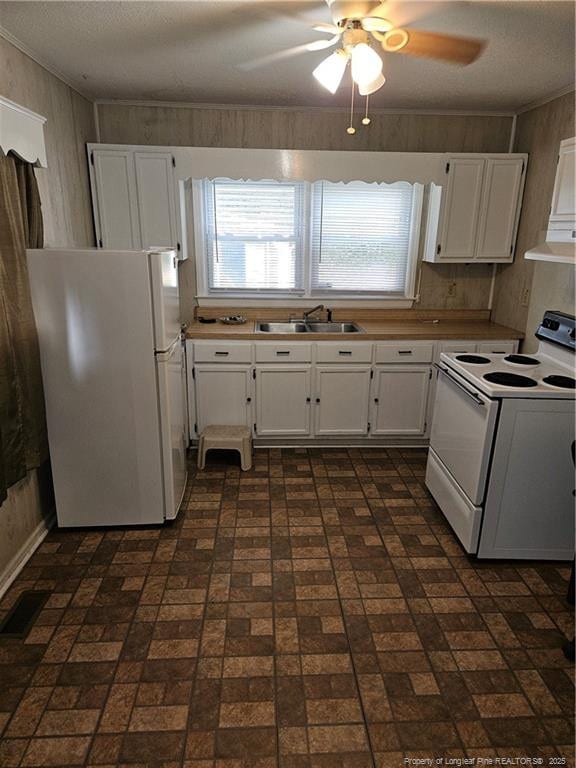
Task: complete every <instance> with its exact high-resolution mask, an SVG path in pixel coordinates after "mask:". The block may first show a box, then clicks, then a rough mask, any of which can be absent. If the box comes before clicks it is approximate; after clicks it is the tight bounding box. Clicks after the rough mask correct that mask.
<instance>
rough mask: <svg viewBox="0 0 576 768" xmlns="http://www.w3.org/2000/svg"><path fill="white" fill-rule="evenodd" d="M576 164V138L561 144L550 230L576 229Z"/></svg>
mask: <svg viewBox="0 0 576 768" xmlns="http://www.w3.org/2000/svg"><path fill="white" fill-rule="evenodd" d="M575 164H576V138H573V139H565V140H564V141H561V142H560V151H559V153H558V165H557V167H556V179H555V181H554V192H553V193H552V206H551V208H550V220H549V229H550V230H563V229H575V228H576V203H575V198H576V184H575V180H574V176H575Z"/></svg>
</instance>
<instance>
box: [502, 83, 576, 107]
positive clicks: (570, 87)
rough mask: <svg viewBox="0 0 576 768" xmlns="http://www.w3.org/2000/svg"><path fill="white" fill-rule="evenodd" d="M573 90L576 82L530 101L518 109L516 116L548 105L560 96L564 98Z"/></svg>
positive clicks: (575, 88) (575, 87)
mask: <svg viewBox="0 0 576 768" xmlns="http://www.w3.org/2000/svg"><path fill="white" fill-rule="evenodd" d="M575 90H576V82H574V81H573V82H571V83H570V84H569V85H566V86H564V88H558V89H557V90H556V91H552V93H549V94H548V95H547V96H543V97H542V98H541V99H536V100H535V101H531V102H529V103H528V104H524V106H522V107H520V109H519V110H518V111H517V113H516V114H517V115H523V114H524V112H530V110H532V109H537V108H538V107H543V106H544V104H549V103H550V102H551V101H554V100H555V99H559V98H560V97H561V96H566V94H567V93H574V91H575Z"/></svg>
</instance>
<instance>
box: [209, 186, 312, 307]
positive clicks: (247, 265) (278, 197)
mask: <svg viewBox="0 0 576 768" xmlns="http://www.w3.org/2000/svg"><path fill="white" fill-rule="evenodd" d="M203 192H204V194H203V199H204V213H205V215H204V226H205V242H206V255H207V260H208V264H207V267H208V270H207V271H208V287H209V289H210V290H212V291H282V292H287V291H301V290H302V265H301V262H302V254H303V250H304V248H303V243H302V240H303V232H302V229H303V225H304V215H303V199H304V185H303V184H302V183H285V182H277V181H257V182H253V181H232V180H228V179H215V180H213V181H209V180H205V181H204V189H203Z"/></svg>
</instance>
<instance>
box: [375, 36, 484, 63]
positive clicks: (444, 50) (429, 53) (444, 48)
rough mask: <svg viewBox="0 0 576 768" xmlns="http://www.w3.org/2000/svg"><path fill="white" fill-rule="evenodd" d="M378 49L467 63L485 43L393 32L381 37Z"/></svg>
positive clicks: (476, 55)
mask: <svg viewBox="0 0 576 768" xmlns="http://www.w3.org/2000/svg"><path fill="white" fill-rule="evenodd" d="M381 45H382V48H383V49H384V50H385V51H388V52H391V53H405V54H407V55H408V56H420V57H423V58H427V59H439V60H440V61H446V62H449V63H451V64H461V65H463V66H465V65H466V64H471V63H472V62H473V61H476V59H477V58H478V56H480V54H481V53H482V51H483V50H484V48H485V46H486V41H485V40H477V39H475V38H471V37H456V36H454V35H441V34H438V33H437V32H422V31H420V30H418V29H393V30H391V31H390V32H387V33H386V34H385V35H384V39H383V40H382V42H381Z"/></svg>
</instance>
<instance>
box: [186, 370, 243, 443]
mask: <svg viewBox="0 0 576 768" xmlns="http://www.w3.org/2000/svg"><path fill="white" fill-rule="evenodd" d="M194 385H195V386H194V388H195V390H196V431H197V433H198V434H200V433H201V432H202V430H203V429H204V428H205V427H207V426H208V425H210V424H227V425H232V426H239V425H244V424H246V425H247V426H250V427H251V426H252V369H251V368H250V366H247V365H218V364H214V365H210V364H207V365H202V364H200V365H195V366H194Z"/></svg>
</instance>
